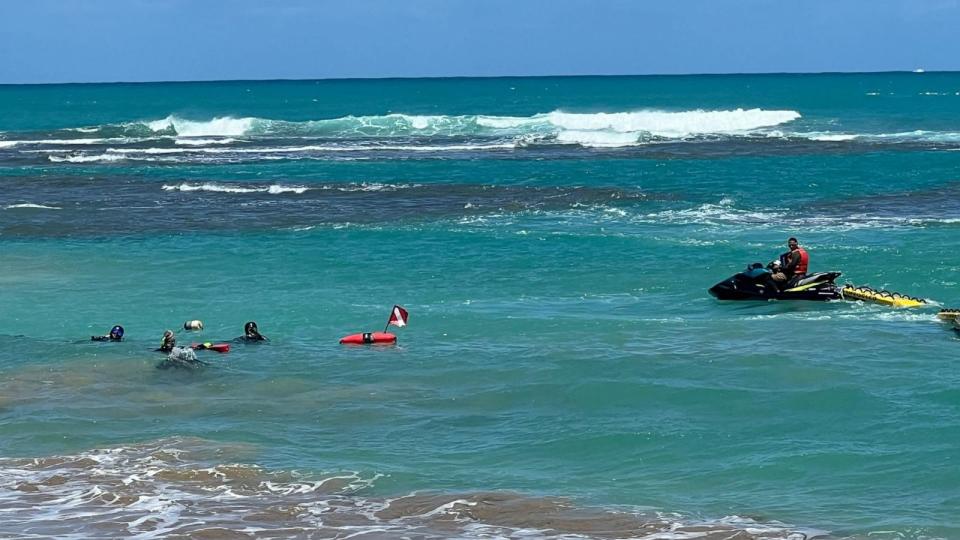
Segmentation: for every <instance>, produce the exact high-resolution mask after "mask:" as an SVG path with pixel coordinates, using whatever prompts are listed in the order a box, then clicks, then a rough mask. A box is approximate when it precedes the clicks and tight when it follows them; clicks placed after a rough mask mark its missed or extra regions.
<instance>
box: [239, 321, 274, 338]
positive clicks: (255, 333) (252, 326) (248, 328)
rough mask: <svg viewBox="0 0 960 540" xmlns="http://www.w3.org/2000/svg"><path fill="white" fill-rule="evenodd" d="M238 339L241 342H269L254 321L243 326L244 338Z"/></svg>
mask: <svg viewBox="0 0 960 540" xmlns="http://www.w3.org/2000/svg"><path fill="white" fill-rule="evenodd" d="M237 339H238V340H241V341H269V340H268V339H267V336H264V335H263V334H261V333H260V330H259V329H258V328H257V323H255V322H253V321H250V322H248V323H247V324H244V325H243V337H241V338H237Z"/></svg>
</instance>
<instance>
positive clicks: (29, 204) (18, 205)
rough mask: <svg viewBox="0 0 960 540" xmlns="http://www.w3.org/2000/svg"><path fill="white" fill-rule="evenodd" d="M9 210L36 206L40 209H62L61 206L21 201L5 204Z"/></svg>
mask: <svg viewBox="0 0 960 540" xmlns="http://www.w3.org/2000/svg"><path fill="white" fill-rule="evenodd" d="M4 208H6V209H7V210H13V209H14V208H35V209H39V210H62V208H60V207H59V206H47V205H44V204H33V203H21V204H10V205H7V206H5V207H4Z"/></svg>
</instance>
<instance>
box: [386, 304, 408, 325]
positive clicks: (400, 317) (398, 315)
mask: <svg viewBox="0 0 960 540" xmlns="http://www.w3.org/2000/svg"><path fill="white" fill-rule="evenodd" d="M407 317H408V315H407V310H405V309H403V308H402V307H400V306H393V311H391V312H390V320H388V321H387V326H390V325H391V324H392V325H394V326H400V327H403V326H406V325H407Z"/></svg>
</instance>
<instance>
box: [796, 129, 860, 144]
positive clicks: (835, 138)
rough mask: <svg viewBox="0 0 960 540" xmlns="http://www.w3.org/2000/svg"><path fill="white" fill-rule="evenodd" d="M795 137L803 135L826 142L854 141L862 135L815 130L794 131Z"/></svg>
mask: <svg viewBox="0 0 960 540" xmlns="http://www.w3.org/2000/svg"><path fill="white" fill-rule="evenodd" d="M791 136H793V137H802V138H804V139H809V140H811V141H824V142H841V141H852V140H854V139H857V138H859V137H860V135H856V134H852V133H833V132H829V131H823V132H820V131H814V132H810V133H793V134H791Z"/></svg>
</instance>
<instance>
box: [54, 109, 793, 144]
mask: <svg viewBox="0 0 960 540" xmlns="http://www.w3.org/2000/svg"><path fill="white" fill-rule="evenodd" d="M798 118H800V113H798V112H796V111H787V110H763V109H734V110H723V111H707V110H692V111H657V110H643V111H632V112H612V113H603V112H601V113H572V112H564V111H553V112H549V113H541V114H535V115H532V116H490V115H408V114H387V115H381V116H344V117H340V118H330V119H323V120H310V121H300V122H295V121H286V120H274V119H268V118H256V117H241V118H234V117H230V116H224V117H215V118H212V119H209V120H188V119H184V118H181V117H178V116H174V115H171V116H167V117H166V118H162V119H159V120H149V121H143V122H129V123H124V124H109V125H103V126H95V127H88V128H71V129H69V130H66V131H68V132H74V133H76V132H80V133H83V134H84V135H85V136H88V135H91V134H95V135H96V136H97V137H99V138H101V139H103V138H117V137H175V138H176V139H177V140H176V142H177V144H185V145H195V146H201V145H204V144H207V143H212V144H226V143H228V142H232V141H229V139H231V138H235V137H241V136H265V137H281V138H283V137H327V138H333V139H355V138H364V137H387V138H393V137H437V136H439V137H464V136H483V137H506V138H516V137H534V138H537V137H546V138H552V139H555V140H558V141H561V142H567V143H578V144H584V145H588V146H589V145H593V144H596V145H600V146H615V145H624V144H636V143H639V142H644V141H647V140H650V139H679V138H686V137H697V136H703V135H738V134H745V133H749V132H751V131H754V130H758V129H763V128H769V127H773V126H778V125H781V124H785V123H789V122H792V121H794V120H796V119H798ZM78 130H82V131H78ZM212 137H215V138H217V139H214V140H212V141H210V140H208V141H204V139H203V138H212ZM67 140H69V139H67ZM77 140H81V139H77ZM86 140H93V139H91V138H87V139H86ZM65 144H78V143H75V142H67V143H65Z"/></svg>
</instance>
